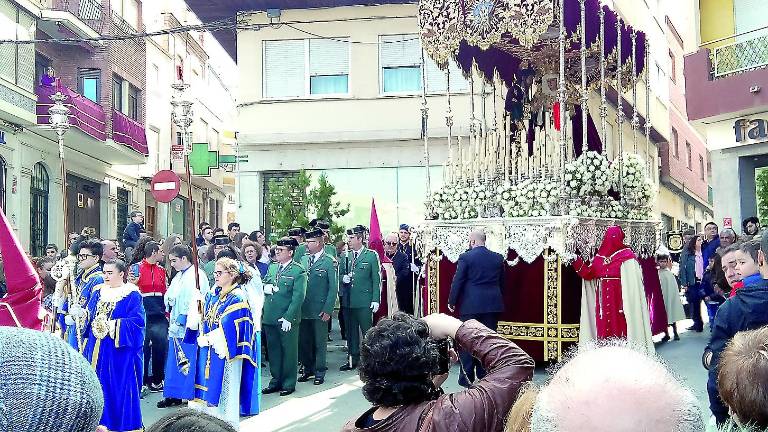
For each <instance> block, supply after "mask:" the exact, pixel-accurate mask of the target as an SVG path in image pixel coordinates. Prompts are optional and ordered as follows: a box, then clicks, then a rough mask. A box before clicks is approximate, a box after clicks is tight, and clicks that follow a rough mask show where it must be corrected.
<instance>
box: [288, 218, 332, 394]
mask: <svg viewBox="0 0 768 432" xmlns="http://www.w3.org/2000/svg"><path fill="white" fill-rule="evenodd" d="M324 237H325V235H324V234H323V231H322V230H320V229H316V230H312V231H310V232H308V233H307V234H306V238H307V250H308V251H309V254H308V255H306V256H305V257H304V263H303V265H304V267H305V268H306V269H307V295H306V296H305V297H304V305H303V306H302V308H301V327H300V328H299V361H301V365H302V366H303V367H304V373H303V374H302V375H301V376H300V377H299V379H298V381H299V382H306V381H309V379H310V378H311V377H313V376H314V377H315V381H314V384H315V385H320V384H322V383H323V382H325V371H326V370H327V369H328V368H327V367H326V363H325V355H326V351H327V343H326V342H327V339H328V324H326V323H327V322H328V320H330V319H331V314H332V313H333V307H334V306H335V305H336V293H337V291H338V289H339V282H338V276H337V275H336V271H337V269H336V260H335V259H334V258H333V257H331V256H330V255H328V254H327V253H325V251H324V250H323V238H324Z"/></svg>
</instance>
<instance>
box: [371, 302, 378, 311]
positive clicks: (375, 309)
mask: <svg viewBox="0 0 768 432" xmlns="http://www.w3.org/2000/svg"><path fill="white" fill-rule="evenodd" d="M371 310H372V311H373V313H376V312H378V311H379V304H378V303H376V302H371Z"/></svg>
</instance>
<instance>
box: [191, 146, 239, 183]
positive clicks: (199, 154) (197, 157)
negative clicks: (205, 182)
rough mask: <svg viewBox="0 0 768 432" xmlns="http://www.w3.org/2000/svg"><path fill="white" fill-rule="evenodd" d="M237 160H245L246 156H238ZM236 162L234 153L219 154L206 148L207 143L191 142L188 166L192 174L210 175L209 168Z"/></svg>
mask: <svg viewBox="0 0 768 432" xmlns="http://www.w3.org/2000/svg"><path fill="white" fill-rule="evenodd" d="M239 161H240V162H247V161H248V156H240V157H239ZM237 162H238V157H237V156H235V155H219V152H218V151H213V150H208V143H194V144H192V151H191V152H190V153H189V167H190V169H191V170H192V174H194V175H196V176H201V177H210V176H211V170H213V169H217V168H219V167H220V166H221V165H225V164H235V163H237Z"/></svg>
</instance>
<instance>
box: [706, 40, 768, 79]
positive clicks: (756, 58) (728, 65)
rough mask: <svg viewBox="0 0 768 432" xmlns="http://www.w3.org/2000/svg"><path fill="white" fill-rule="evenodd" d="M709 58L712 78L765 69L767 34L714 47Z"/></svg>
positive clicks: (767, 50) (766, 61)
mask: <svg viewBox="0 0 768 432" xmlns="http://www.w3.org/2000/svg"><path fill="white" fill-rule="evenodd" d="M748 37H749V36H748ZM710 56H711V60H712V76H713V77H714V78H724V77H726V76H730V75H734V74H737V73H742V72H746V71H750V70H754V69H760V68H764V67H767V66H768V34H759V35H754V36H751V38H750V39H746V40H742V41H737V42H734V43H730V44H727V45H723V46H719V47H716V48H715V49H713V50H712V51H711V53H710Z"/></svg>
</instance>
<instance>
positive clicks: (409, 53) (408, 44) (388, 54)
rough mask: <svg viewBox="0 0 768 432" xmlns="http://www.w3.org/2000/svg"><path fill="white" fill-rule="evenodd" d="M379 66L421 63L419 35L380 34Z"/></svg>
mask: <svg viewBox="0 0 768 432" xmlns="http://www.w3.org/2000/svg"><path fill="white" fill-rule="evenodd" d="M379 53H380V56H381V67H402V66H417V65H420V64H421V42H420V41H419V36H418V35H415V34H410V35H394V36H382V37H381V44H380V45H379Z"/></svg>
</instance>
